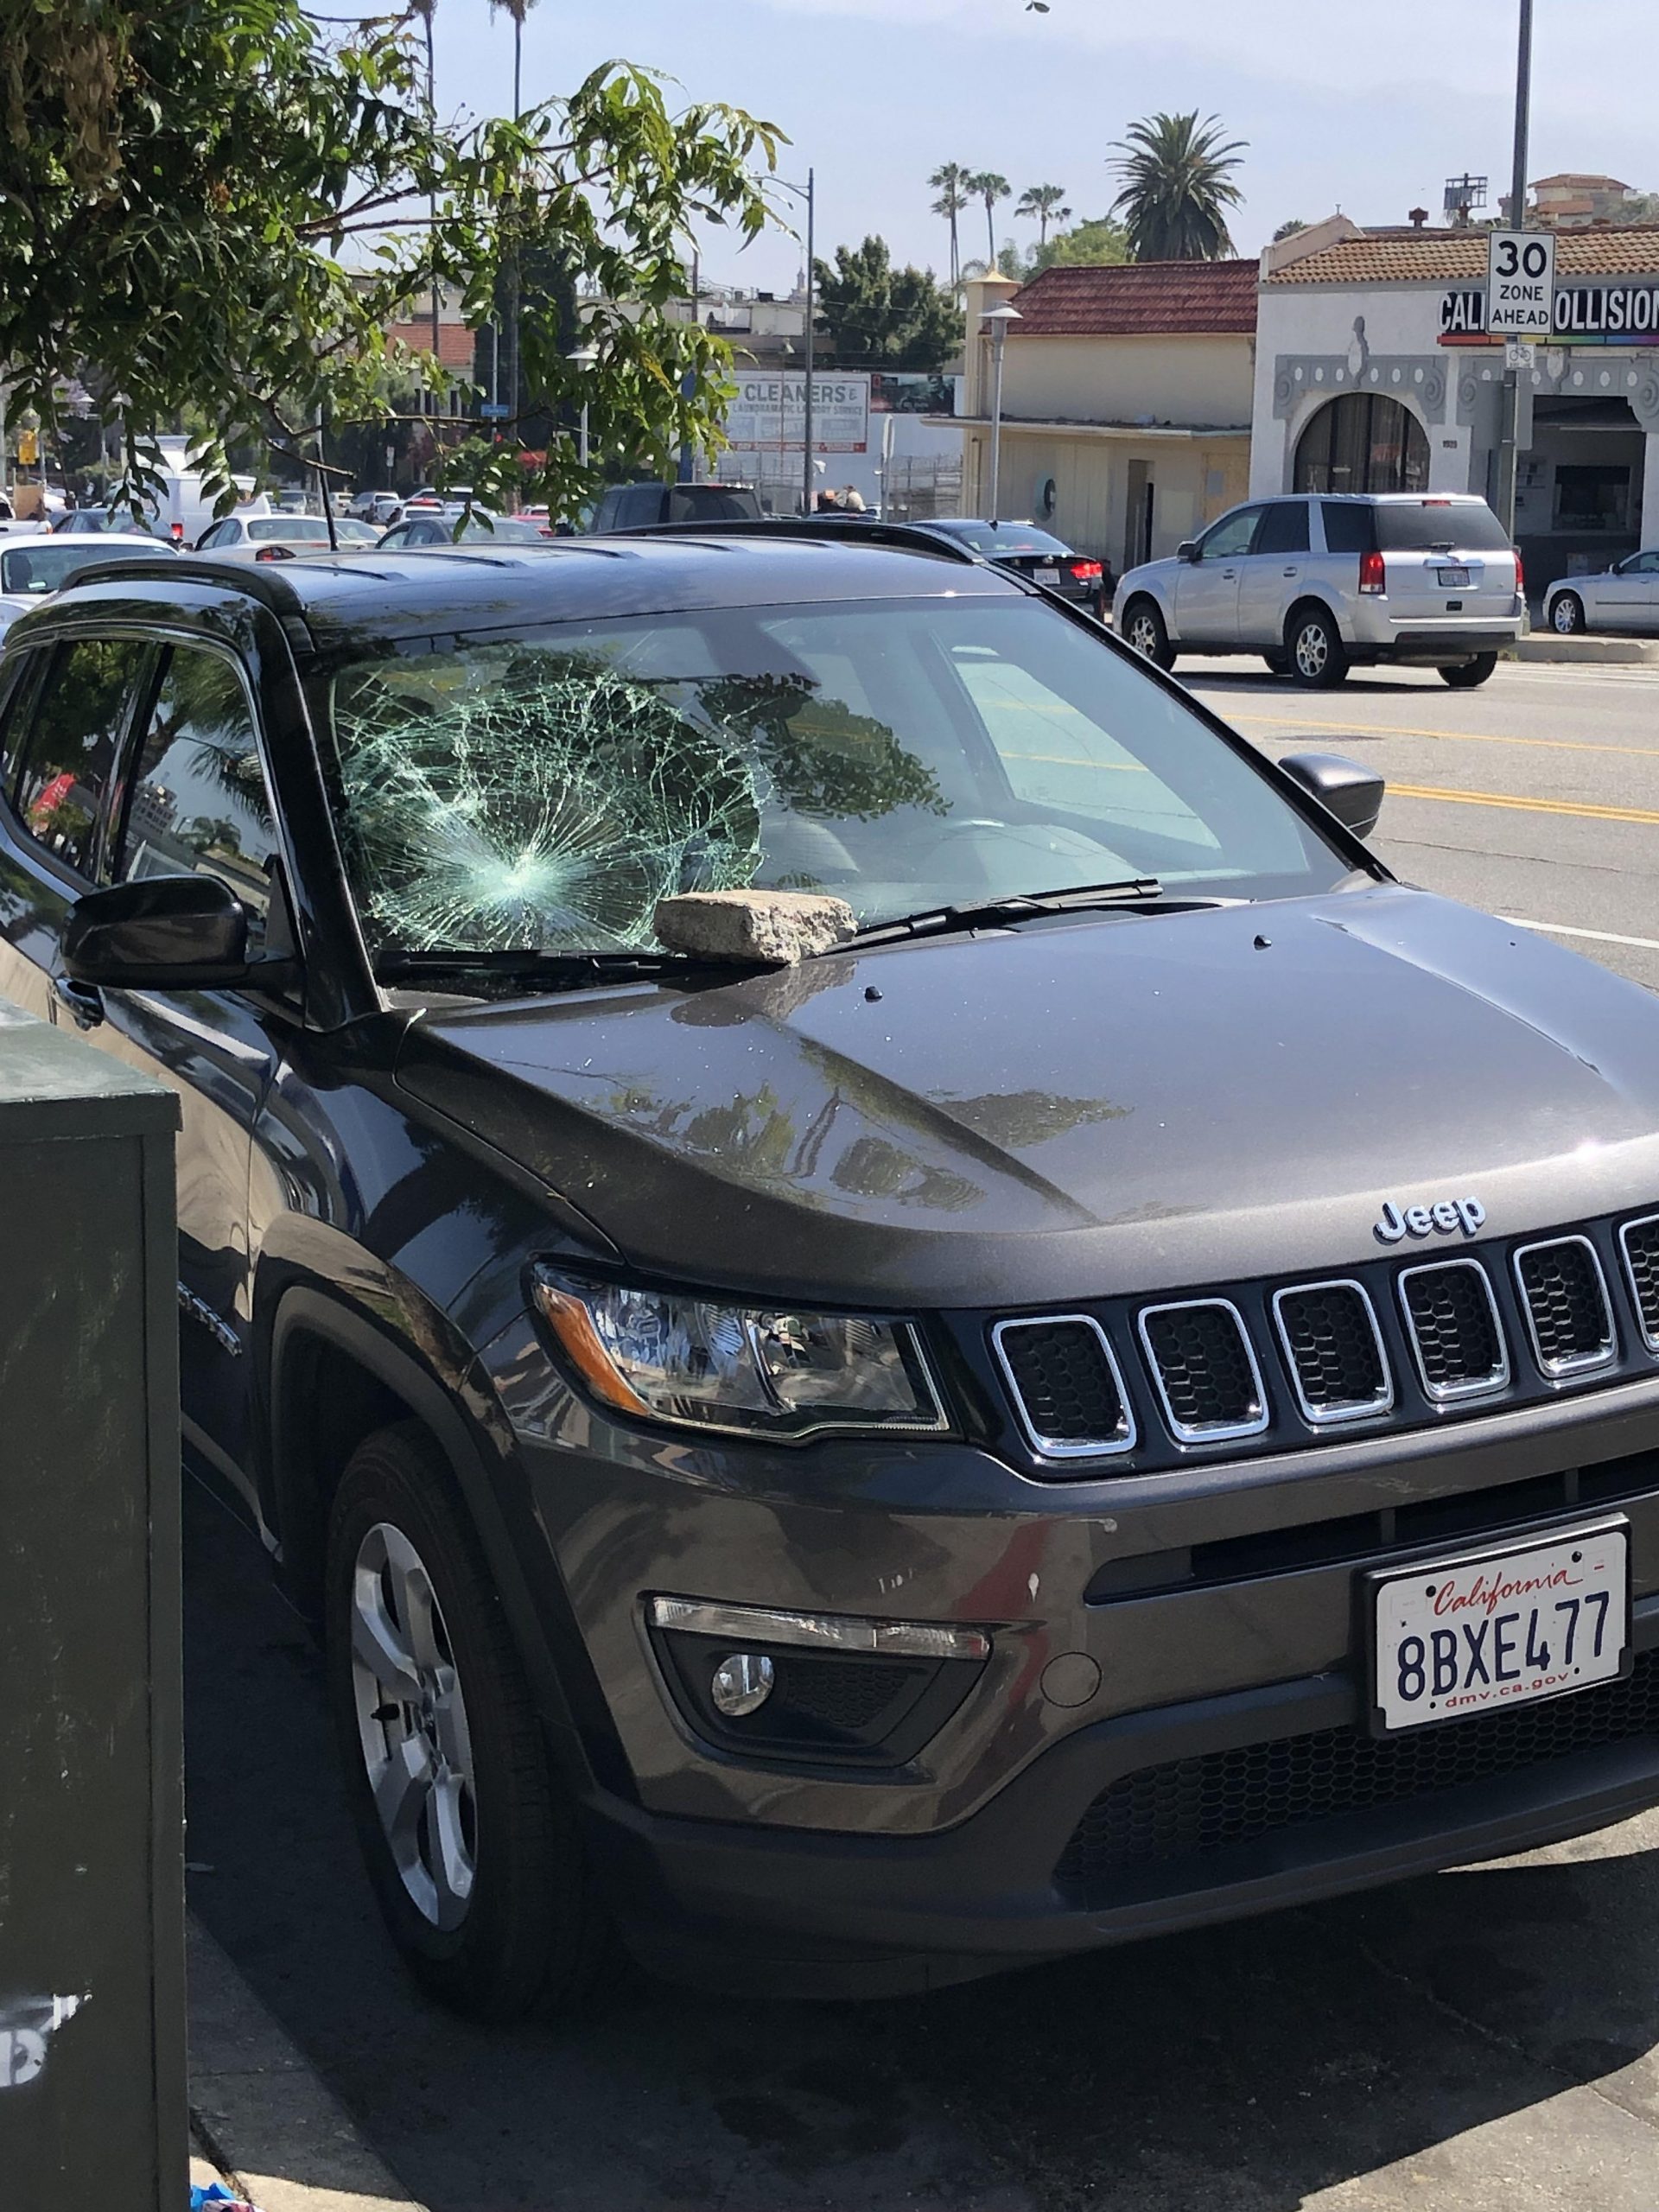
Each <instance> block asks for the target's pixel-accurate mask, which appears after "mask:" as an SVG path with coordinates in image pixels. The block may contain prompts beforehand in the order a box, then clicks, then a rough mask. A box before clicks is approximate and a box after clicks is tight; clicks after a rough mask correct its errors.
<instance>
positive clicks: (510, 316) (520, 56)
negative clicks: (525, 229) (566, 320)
mask: <svg viewBox="0 0 1659 2212" xmlns="http://www.w3.org/2000/svg"><path fill="white" fill-rule="evenodd" d="M535 5H536V0H490V13H491V15H492V16H493V15H494V14H496V12H497V11H498V10H501V9H505V11H506V13H507V14H508V15H509V16H512V119H513V121H514V122H515V123H517V122H518V118H519V117H520V116H521V115H522V114H523V113H524V17H525V16H527V15H528V14H529V13H530V11H531V9H532V8H533V7H534V6H535ZM506 354H507V398H508V404H510V405H511V407H512V417H511V418H510V419H511V420H512V421H515V422H516V421H517V419H518V241H517V239H516V238H515V239H514V240H513V241H512V249H511V259H510V263H509V266H508V270H507V345H506ZM497 396H498V397H499V394H498V395H497Z"/></svg>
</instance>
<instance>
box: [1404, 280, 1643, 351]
mask: <svg viewBox="0 0 1659 2212" xmlns="http://www.w3.org/2000/svg"><path fill="white" fill-rule="evenodd" d="M1550 336H1551V338H1552V339H1554V340H1560V341H1561V342H1563V343H1566V344H1569V345H1573V346H1659V277H1642V278H1640V279H1637V280H1636V281H1633V282H1631V283H1614V284H1573V283H1565V284H1564V283H1560V280H1559V279H1558V280H1557V282H1556V285H1555V306H1554V317H1553V319H1552V321H1551V325H1550ZM1499 342H1500V340H1499V337H1498V336H1496V335H1494V334H1492V333H1491V332H1490V331H1488V329H1487V327H1486V294H1485V291H1484V289H1483V287H1482V286H1480V285H1478V284H1460V285H1459V286H1458V287H1457V289H1455V290H1453V291H1449V292H1446V293H1443V294H1442V295H1441V297H1440V344H1441V345H1442V346H1492V345H1497V343H1499Z"/></svg>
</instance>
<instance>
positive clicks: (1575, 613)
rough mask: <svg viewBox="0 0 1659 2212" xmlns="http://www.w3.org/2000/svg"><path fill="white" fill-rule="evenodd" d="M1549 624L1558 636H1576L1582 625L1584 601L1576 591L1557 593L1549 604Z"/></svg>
mask: <svg viewBox="0 0 1659 2212" xmlns="http://www.w3.org/2000/svg"><path fill="white" fill-rule="evenodd" d="M1549 626H1550V628H1551V629H1552V630H1554V632H1555V633H1556V635H1557V636H1558V637H1562V638H1575V637H1577V635H1578V634H1579V632H1580V630H1582V629H1583V627H1584V601H1582V600H1581V599H1580V597H1579V594H1577V592H1575V591H1564V592H1560V593H1558V594H1557V595H1556V597H1555V598H1554V601H1552V602H1551V604H1550V609H1549Z"/></svg>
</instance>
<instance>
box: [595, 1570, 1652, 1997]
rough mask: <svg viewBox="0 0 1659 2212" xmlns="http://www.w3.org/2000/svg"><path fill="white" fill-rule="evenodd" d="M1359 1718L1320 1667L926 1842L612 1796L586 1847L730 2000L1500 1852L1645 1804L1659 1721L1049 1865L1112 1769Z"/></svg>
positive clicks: (1088, 1751) (938, 1980)
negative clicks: (1080, 1862) (1128, 1855)
mask: <svg viewBox="0 0 1659 2212" xmlns="http://www.w3.org/2000/svg"><path fill="white" fill-rule="evenodd" d="M1635 1642H1636V1646H1637V1651H1638V1653H1656V1652H1659V1600H1649V1602H1648V1603H1647V1604H1645V1605H1640V1606H1638V1608H1637V1616H1636V1629H1635ZM1586 1694H1587V1693H1586ZM1567 1701H1568V1700H1562V1701H1561V1702H1567ZM1358 1719H1359V1713H1358V1698H1357V1693H1356V1691H1355V1689H1354V1686H1353V1684H1352V1682H1351V1681H1350V1680H1348V1679H1346V1678H1344V1677H1341V1676H1324V1677H1316V1678H1314V1679H1313V1680H1310V1681H1296V1682H1284V1683H1277V1684H1274V1685H1272V1686H1270V1687H1264V1688H1259V1689H1255V1690H1252V1691H1249V1692H1245V1693H1243V1694H1238V1695H1236V1696H1233V1697H1229V1698H1218V1699H1212V1700H1197V1701H1194V1702H1192V1703H1190V1704H1186V1705H1181V1706H1176V1707H1169V1708H1166V1709H1164V1710H1160V1711H1158V1712H1155V1713H1142V1714H1135V1715H1130V1716H1126V1717H1124V1718H1122V1719H1116V1720H1106V1721H1100V1722H1096V1723H1095V1724H1094V1725H1092V1726H1088V1727H1085V1728H1081V1729H1078V1730H1077V1731H1076V1732H1074V1733H1073V1734H1071V1736H1070V1737H1068V1738H1066V1739H1065V1741H1064V1742H1062V1743H1060V1744H1058V1745H1055V1746H1054V1747H1053V1748H1052V1750H1050V1751H1047V1752H1046V1753H1045V1754H1044V1756H1043V1757H1042V1758H1040V1759H1039V1760H1038V1761H1036V1762H1035V1763H1034V1764H1033V1765H1032V1766H1031V1767H1030V1768H1028V1769H1027V1770H1026V1772H1025V1773H1024V1774H1022V1775H1021V1776H1020V1777H1019V1779H1018V1780H1017V1781H1015V1782H1014V1783H1010V1784H1009V1786H1008V1787H1007V1789H1004V1790H1003V1791H1001V1794H1000V1795H999V1796H997V1797H996V1798H995V1799H994V1800H993V1801H992V1802H991V1803H990V1804H989V1805H988V1806H986V1807H985V1808H983V1809H982V1811H981V1812H979V1813H977V1814H976V1815H975V1816H974V1817H973V1818H972V1819H971V1820H969V1821H963V1823H961V1824H960V1825H959V1826H957V1827H954V1828H951V1829H950V1830H948V1831H946V1832H945V1833H944V1834H938V1835H932V1836H925V1837H893V1836H880V1835H862V1836H831V1835H826V1834H781V1833H779V1832H777V1831H775V1830H767V1829H765V1828H761V1827H753V1826H746V1825H741V1824H738V1823H733V1822H721V1821H684V1820H673V1819H668V1818H664V1817H663V1816H661V1815H652V1814H649V1813H646V1812H645V1811H643V1810H642V1809H641V1808H639V1807H637V1806H630V1805H625V1804H622V1803H620V1802H616V1801H610V1802H603V1803H596V1804H594V1806H592V1807H590V1808H589V1819H590V1821H591V1823H592V1825H593V1827H594V1833H595V1834H596V1836H597V1838H598V1840H599V1842H600V1849H599V1851H598V1853H597V1854H596V1856H597V1861H598V1863H599V1864H600V1865H601V1866H604V1867H605V1869H606V1870H607V1879H608V1881H609V1883H610V1885H611V1890H612V1894H613V1897H614V1899H615V1901H616V1904H617V1905H618V1908H619V1910H620V1915H621V1916H622V1918H623V1920H624V1924H625V1925H626V1927H627V1928H628V1930H629V1934H630V1938H631V1941H632V1944H633V1946H634V1948H635V1949H636V1951H637V1952H638V1953H639V1955H641V1956H642V1957H643V1958H645V1961H647V1962H648V1963H650V1964H652V1965H653V1966H654V1967H658V1969H659V1970H662V1971H664V1972H668V1973H671V1974H678V1975H679V1976H681V1977H682V1978H687V1979H696V1980H697V1981H698V1982H699V1983H700V1984H702V1986H714V1987H717V1988H721V1989H724V1990H727V1991H730V1992H732V1993H739V1994H753V1995H755V1996H783V1995H791V1996H795V1997H820V1998H845V1997H868V1996H879V1995H898V1994H901V1993H906V1992H909V1991H914V1990H920V1989H926V1988H931V1987H938V1986H943V1985H944V1984H947V1983H949V1982H951V1981H959V1980H968V1979H970V1978H971V1977H973V1976H975V1975H977V1974H987V1973H994V1972H996V1971H998V1970H1001V1969H1006V1968H1009V1967H1015V1966H1019V1965H1022V1964H1030V1963H1033V1962H1034V1961H1040V1960H1043V1959H1052V1958H1056V1957H1059V1956H1063V1955H1065V1954H1067V1953H1070V1952H1074V1951H1081V1950H1092V1949H1098V1948H1104V1947H1107V1946H1109V1945H1112V1944H1116V1943H1123V1942H1136V1941H1139V1940H1141V1938H1143V1937H1149V1936H1160V1935H1166V1934H1170V1933H1173V1932H1175V1931H1178V1930H1180V1929H1190V1928H1197V1927H1202V1926H1204V1925H1206V1924H1208V1923H1214V1922H1217V1921H1223V1920H1230V1919H1238V1918H1243V1917H1244V1916H1248V1915H1251V1914H1255V1913H1261V1912H1268V1911H1274V1910H1279V1909H1280V1908H1281V1907H1286V1906H1290V1905H1295V1904H1307V1903H1310V1902H1312V1901H1313V1900H1314V1899H1316V1898H1319V1897H1336V1896H1340V1895H1342V1894H1344V1892H1346V1891H1353V1890H1358V1889H1365V1888H1370V1887H1373V1886H1376V1885H1380V1884H1383V1883H1386V1882H1392V1881H1398V1880H1402V1879H1404V1878H1407V1877H1408V1876H1411V1875H1414V1874H1422V1873H1430V1872H1435V1871H1437V1870H1439V1869H1440V1868H1443V1867H1446V1866H1459V1865H1467V1864H1472V1863H1475V1862H1477V1861H1479V1860H1482V1859H1495V1858H1502V1857H1504V1856H1507V1855H1509V1854H1510V1853H1516V1852H1521V1851H1527V1850H1533V1849H1536V1848H1538V1847H1541V1846H1542V1845H1545V1844H1548V1843H1553V1842H1557V1841H1560V1840H1562V1839H1563V1838H1565V1837H1568V1836H1573V1835H1578V1834H1584V1833H1586V1832H1587V1831H1589V1830H1592V1829H1594V1828H1599V1827H1605V1826H1607V1825H1608V1824H1610V1823H1611V1822H1612V1821H1621V1820H1624V1819H1628V1818H1629V1817H1630V1816H1631V1815H1634V1814H1636V1813H1638V1812H1641V1811H1643V1810H1644V1809H1645V1808H1648V1807H1650V1806H1652V1805H1654V1804H1656V1803H1659V1733H1656V1732H1652V1731H1648V1732H1639V1733H1632V1734H1630V1735H1627V1736H1625V1737H1624V1738H1622V1739H1620V1740H1616V1741H1612V1742H1610V1743H1607V1744H1605V1745H1599V1746H1592V1747H1590V1748H1586V1749H1584V1750H1581V1751H1575V1752H1572V1753H1570V1754H1569V1755H1567V1756H1566V1757H1564V1758H1556V1759H1552V1760H1548V1761H1544V1762H1540V1763H1537V1764H1532V1765H1529V1766H1525V1767H1522V1768H1521V1769H1519V1770H1516V1771H1513V1772H1510V1773H1507V1774H1503V1775H1500V1776H1497V1777H1491V1778H1490V1779H1488V1780H1484V1781H1478V1782H1473V1783H1463V1784H1460V1785H1453V1786H1452V1787H1450V1788H1446V1789H1440V1790H1435V1791H1430V1792H1425V1793H1422V1794H1420V1795H1415V1796H1411V1797H1409V1798H1407V1799H1405V1800H1402V1801H1401V1802H1395V1803H1392V1804H1388V1805H1383V1806H1373V1807H1370V1808H1367V1809H1364V1810H1359V1811H1347V1812H1341V1813H1337V1814H1333V1815H1331V1816H1329V1817H1327V1818H1325V1819H1314V1820H1308V1821H1300V1822H1297V1823H1295V1824H1293V1825H1289V1826H1287V1827H1284V1828H1282V1829H1281V1830H1280V1831H1279V1832H1277V1833H1275V1834H1272V1835H1268V1836H1263V1837H1260V1838H1257V1839H1255V1840H1250V1841H1248V1842H1244V1843H1241V1844H1239V1845H1236V1846H1235V1847H1232V1848H1231V1849H1228V1850H1219V1851H1216V1852H1212V1853H1206V1854H1197V1853H1194V1854H1189V1855H1188V1856H1186V1857H1185V1858H1184V1859H1183V1858H1179V1857H1171V1858H1169V1859H1166V1861H1165V1862H1164V1863H1163V1864H1162V1865H1161V1866H1159V1867H1158V1868H1157V1869H1156V1870H1152V1869H1148V1870H1147V1871H1145V1872H1142V1873H1141V1874H1140V1875H1139V1876H1137V1877H1132V1878H1128V1879H1125V1880H1124V1881H1122V1883H1121V1884H1119V1885H1116V1888H1115V1889H1114V1890H1112V1891H1103V1890H1101V1889H1098V1888H1096V1889H1095V1890H1092V1891H1090V1890H1087V1889H1084V1890H1082V1891H1080V1890H1079V1889H1078V1887H1077V1885H1076V1884H1075V1883H1074V1882H1072V1881H1070V1880H1068V1879H1067V1878H1066V1877H1065V1872H1064V1871H1057V1870H1062V1862H1063V1861H1064V1859H1065V1855H1066V1853H1067V1849H1068V1847H1069V1846H1070V1844H1071V1840H1072V1838H1073V1837H1074V1836H1075V1835H1076V1834H1077V1830H1078V1827H1079V1824H1080V1823H1081V1822H1082V1821H1084V1817H1085V1815H1087V1814H1088V1813H1089V1810H1090V1807H1091V1805H1093V1804H1094V1803H1095V1802H1096V1801H1097V1800H1098V1798H1099V1797H1100V1796H1102V1794H1103V1792H1104V1791H1105V1790H1107V1789H1109V1787H1110V1786H1111V1785H1112V1784H1113V1783H1115V1782H1116V1781H1118V1780H1119V1779H1120V1777H1126V1776H1128V1775H1130V1774H1133V1773H1135V1772H1136V1771H1139V1770H1144V1769H1147V1768H1152V1767H1156V1768H1160V1769H1161V1768H1166V1767H1168V1766H1171V1765H1173V1764H1175V1763H1176V1762H1178V1761H1179V1762H1182V1763H1191V1764H1196V1763H1198V1762H1201V1761H1204V1760H1205V1758H1214V1757H1215V1756H1216V1755H1217V1754H1218V1753H1224V1752H1226V1751H1230V1750H1232V1749H1233V1748H1234V1747H1236V1746H1239V1745H1261V1744H1267V1743H1275V1744H1281V1745H1287V1744H1289V1743H1292V1742H1294V1740H1295V1739H1297V1738H1302V1737H1305V1736H1310V1735H1313V1734H1314V1733H1316V1732H1325V1731H1329V1730H1332V1729H1349V1728H1352V1727H1355V1726H1357V1723H1358ZM1471 1725H1472V1726H1479V1725H1480V1724H1479V1722H1478V1721H1476V1722H1474V1723H1472V1724H1471V1723H1468V1722H1461V1723H1453V1724H1452V1726H1454V1727H1468V1726H1471Z"/></svg>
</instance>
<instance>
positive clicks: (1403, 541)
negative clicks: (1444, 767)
mask: <svg viewBox="0 0 1659 2212" xmlns="http://www.w3.org/2000/svg"><path fill="white" fill-rule="evenodd" d="M1526 607H1527V603H1526V598H1525V584H1524V581H1523V578H1522V569H1521V556H1520V555H1519V554H1518V553H1517V552H1516V550H1515V548H1514V546H1513V545H1512V544H1511V543H1510V540H1509V538H1508V537H1507V536H1506V535H1505V533H1504V530H1503V524H1501V523H1500V522H1499V521H1498V519H1497V516H1496V515H1495V514H1494V513H1493V512H1492V511H1491V508H1490V507H1489V506H1488V505H1487V504H1486V502H1485V501H1484V499H1475V498H1473V497H1472V496H1471V495H1470V494H1469V493H1456V492H1433V493H1428V492H1385V493H1309V494H1306V495H1303V494H1299V495H1297V496H1296V497H1294V498H1287V499H1253V500H1251V501H1250V502H1249V505H1246V506H1242V507H1234V508H1231V509H1230V511H1229V512H1227V513H1226V514H1224V515H1223V516H1221V517H1220V518H1219V519H1218V520H1217V521H1216V522H1213V523H1211V525H1210V527H1209V529H1208V530H1206V531H1205V532H1204V534H1203V536H1202V537H1198V538H1196V539H1194V540H1192V542H1191V543H1187V544H1185V545H1182V546H1181V547H1180V548H1179V550H1178V551H1177V552H1176V554H1175V555H1174V556H1173V558H1172V559H1169V560H1163V561H1149V562H1147V563H1144V564H1143V565H1142V566H1141V567H1140V568H1137V569H1130V570H1129V571H1128V574H1127V575H1125V576H1124V577H1123V578H1122V581H1121V582H1119V584H1118V587H1117V594H1116V601H1115V604H1114V608H1113V621H1114V624H1115V626H1116V629H1117V631H1118V632H1119V634H1120V636H1122V637H1123V638H1125V639H1128V642H1129V643H1130V644H1131V645H1134V646H1135V649H1136V651H1137V652H1142V653H1144V654H1145V655H1146V656H1147V659H1149V660H1152V661H1155V662H1156V663H1157V664H1158V666H1159V667H1160V668H1170V667H1173V664H1174V661H1175V657H1176V655H1177V654H1178V653H1188V652H1191V653H1236V652H1260V653H1261V654H1262V658H1264V659H1265V660H1266V662H1267V664H1268V667H1269V668H1270V669H1272V671H1274V674H1275V675H1277V676H1284V675H1290V676H1293V677H1295V679H1296V681H1297V682H1298V683H1306V684H1311V685H1313V686H1314V687H1316V688H1324V687H1325V686H1328V685H1330V684H1333V683H1341V682H1342V680H1343V678H1344V677H1345V676H1346V675H1347V673H1348V671H1349V670H1350V669H1351V668H1372V667H1376V666H1377V665H1378V664H1383V663H1390V664H1398V665H1403V666H1407V667H1419V668H1438V669H1439V671H1440V675H1441V677H1443V678H1444V680H1445V681H1446V683H1449V684H1451V685H1452V687H1453V688H1454V689H1455V690H1466V689H1467V688H1469V687H1470V686H1471V685H1473V684H1477V683H1484V682H1485V681H1486V679H1487V677H1489V676H1491V672H1492V671H1493V670H1494V669H1495V668H1496V667H1497V657H1498V655H1499V653H1501V652H1503V650H1504V648H1505V647H1506V646H1509V645H1513V644H1514V643H1515V641H1516V639H1517V638H1518V637H1519V636H1520V635H1521V632H1522V629H1523V628H1524V626H1525V622H1526Z"/></svg>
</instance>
